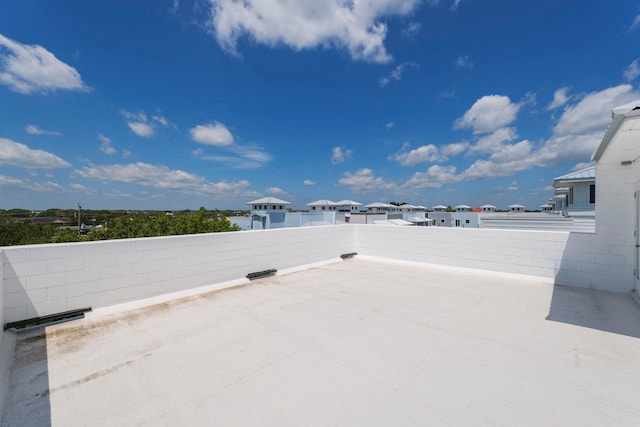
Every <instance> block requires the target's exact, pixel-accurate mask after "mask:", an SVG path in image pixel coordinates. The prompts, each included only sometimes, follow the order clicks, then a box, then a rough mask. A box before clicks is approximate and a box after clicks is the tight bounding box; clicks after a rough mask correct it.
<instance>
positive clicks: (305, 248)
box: [0, 226, 355, 323]
mask: <svg viewBox="0 0 640 427" xmlns="http://www.w3.org/2000/svg"><path fill="white" fill-rule="evenodd" d="M353 233H354V231H353V229H352V228H350V227H349V226H329V227H308V228H289V229H278V230H265V231H245V232H235V233H214V234H199V235H188V236H172V237H155V238H143V239H125V240H111V241H101V242H87V243H67V244H55V245H35V246H16V247H4V248H2V249H0V251H1V252H2V254H1V255H2V258H3V259H4V262H3V263H2V264H3V265H2V269H3V275H2V276H0V277H2V278H3V280H2V288H3V289H2V299H3V305H2V309H3V311H4V312H3V313H2V314H3V319H4V323H7V322H13V321H17V320H23V319H28V318H32V317H37V316H44V315H48V314H55V313H59V312H63V311H67V310H73V309H79V308H84V307H93V308H96V307H106V306H110V305H113V304H118V303H122V302H128V301H134V300H138V299H143V298H147V297H152V296H156V295H161V294H167V293H171V292H176V291H182V290H187V289H193V288H197V287H201V286H206V285H211V284H216V283H223V282H227V281H233V280H238V279H242V278H244V277H245V276H246V275H247V274H248V273H251V272H255V271H262V270H267V269H271V268H275V269H278V270H281V269H287V268H294V267H298V266H302V265H305V264H312V263H315V262H322V261H326V260H330V259H337V258H338V257H339V256H340V255H341V254H343V253H346V252H353V251H354V250H355V247H354V237H353V236H354V234H353Z"/></svg>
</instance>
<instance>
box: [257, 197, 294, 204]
mask: <svg viewBox="0 0 640 427" xmlns="http://www.w3.org/2000/svg"><path fill="white" fill-rule="evenodd" d="M262 204H264V205H290V204H291V203H290V202H287V201H285V200H281V199H278V198H277V197H263V198H262V199H258V200H254V201H252V202H247V205H262Z"/></svg>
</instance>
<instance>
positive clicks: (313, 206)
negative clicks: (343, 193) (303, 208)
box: [307, 199, 337, 211]
mask: <svg viewBox="0 0 640 427" xmlns="http://www.w3.org/2000/svg"><path fill="white" fill-rule="evenodd" d="M336 205H337V203H335V202H332V201H331V200H327V199H322V200H316V201H315V202H311V203H307V206H309V208H310V210H311V211H335V210H336Z"/></svg>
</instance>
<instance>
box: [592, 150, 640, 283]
mask: <svg viewBox="0 0 640 427" xmlns="http://www.w3.org/2000/svg"><path fill="white" fill-rule="evenodd" d="M596 176H597V185H596V234H595V237H596V241H595V248H594V251H595V252H596V253H597V255H598V259H600V260H601V261H603V262H604V261H610V263H611V264H612V265H614V266H615V267H614V268H611V269H609V270H606V269H605V268H604V267H601V268H600V269H599V271H600V272H604V273H607V274H611V275H612V277H611V280H615V281H616V282H617V283H619V284H620V285H619V286H617V289H618V290H619V291H624V292H627V291H631V290H633V289H634V281H635V279H634V274H633V270H634V268H635V236H634V230H635V210H636V207H635V199H634V197H633V194H634V191H635V185H636V184H635V183H636V182H638V181H640V177H639V166H638V165H635V164H634V165H630V166H622V165H620V162H609V161H608V160H607V157H606V156H603V157H602V158H601V159H600V160H599V161H598V163H597V165H596Z"/></svg>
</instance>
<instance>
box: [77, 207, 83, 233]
mask: <svg viewBox="0 0 640 427" xmlns="http://www.w3.org/2000/svg"><path fill="white" fill-rule="evenodd" d="M81 211H82V206H80V203H78V234H80V224H81V222H80V212H81Z"/></svg>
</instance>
